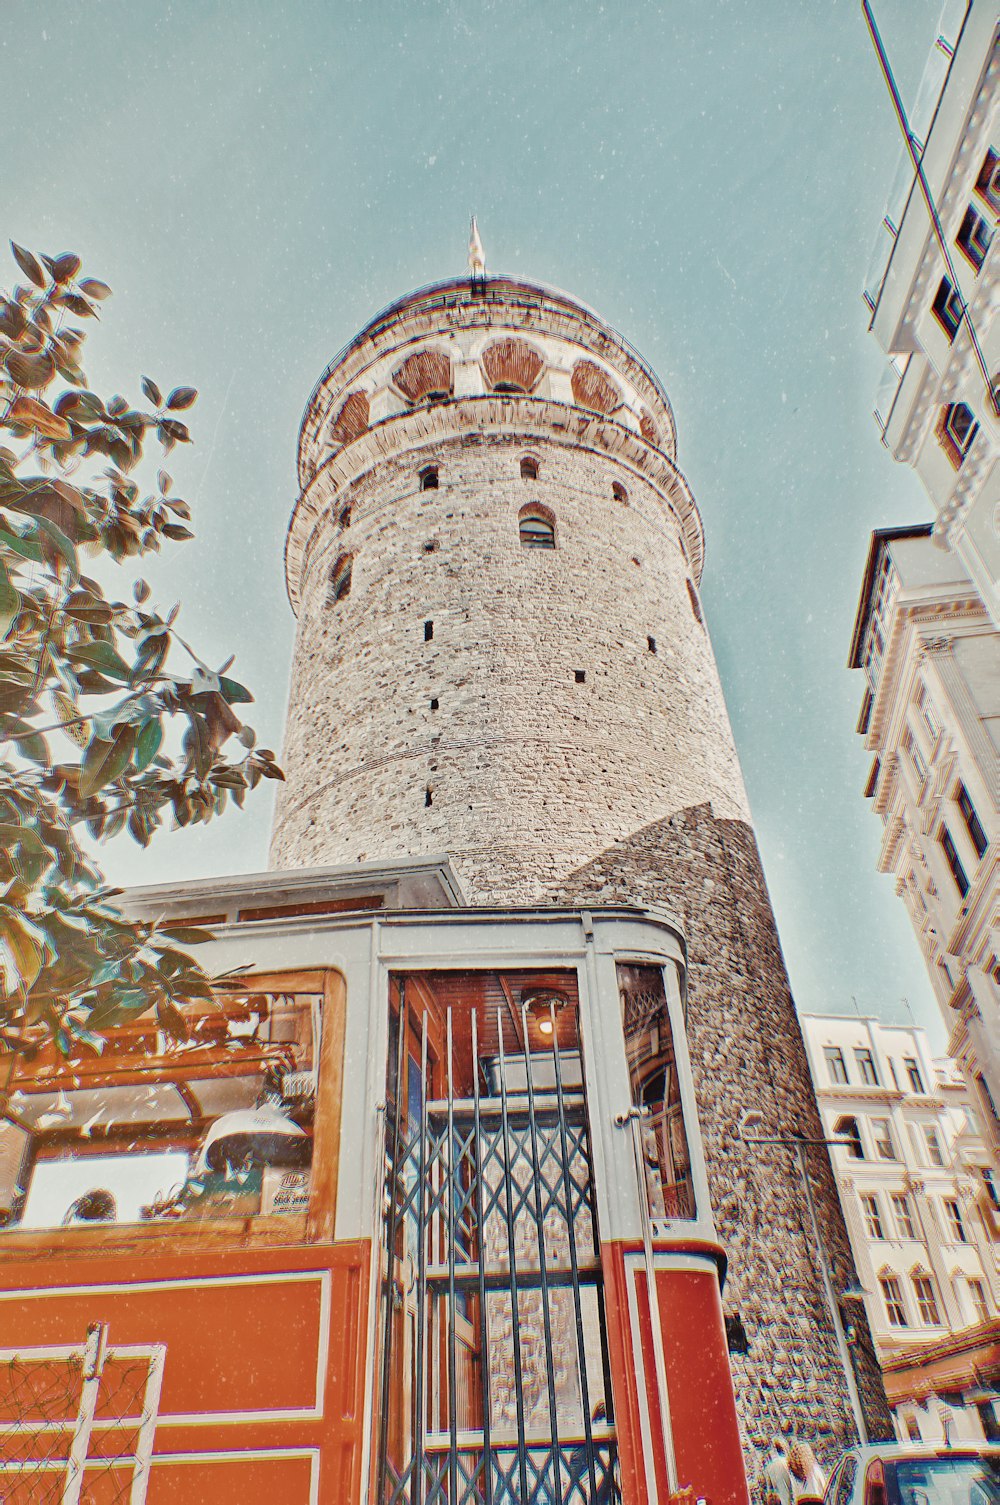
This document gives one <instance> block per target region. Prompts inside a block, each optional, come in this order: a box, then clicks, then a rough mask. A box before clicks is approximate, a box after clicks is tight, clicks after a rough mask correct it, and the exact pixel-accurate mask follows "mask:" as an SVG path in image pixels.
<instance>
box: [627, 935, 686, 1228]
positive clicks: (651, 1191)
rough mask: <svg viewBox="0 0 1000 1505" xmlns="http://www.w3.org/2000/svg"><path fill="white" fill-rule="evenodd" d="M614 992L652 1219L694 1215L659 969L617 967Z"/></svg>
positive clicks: (673, 1059)
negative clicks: (618, 1003)
mask: <svg viewBox="0 0 1000 1505" xmlns="http://www.w3.org/2000/svg"><path fill="white" fill-rule="evenodd" d="M618 992H619V996H620V998H621V1007H622V1024H623V1027H624V1030H625V1057H626V1060H627V1062H628V1072H629V1085H630V1086H631V1089H632V1103H633V1106H634V1107H636V1108H638V1109H640V1111H641V1114H642V1117H641V1120H640V1132H641V1136H642V1149H643V1166H644V1170H645V1178H646V1195H647V1197H648V1198H649V1215H650V1217H651V1218H655V1219H663V1218H693V1217H694V1215H695V1205H694V1188H693V1186H692V1183H691V1157H690V1154H689V1152H688V1141H687V1132H686V1130H685V1127H684V1113H683V1109H682V1107H681V1093H680V1084H679V1082H678V1079H677V1058H676V1054H675V1051H674V1037H673V1032H672V1030H671V1028H670V1015H669V1012H668V1009H667V995H666V991H665V989H664V986H663V973H662V971H661V969H660V968H659V967H642V966H631V965H625V964H622V965H619V967H618Z"/></svg>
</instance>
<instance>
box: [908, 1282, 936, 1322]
mask: <svg viewBox="0 0 1000 1505" xmlns="http://www.w3.org/2000/svg"><path fill="white" fill-rule="evenodd" d="M913 1289H914V1290H915V1291H916V1293H917V1306H918V1307H919V1309H920V1320H921V1322H922V1323H923V1324H924V1326H925V1327H940V1325H941V1313H940V1312H939V1311H938V1304H937V1297H936V1296H935V1294H934V1282H933V1280H932V1279H931V1277H930V1276H929V1275H914V1277H913Z"/></svg>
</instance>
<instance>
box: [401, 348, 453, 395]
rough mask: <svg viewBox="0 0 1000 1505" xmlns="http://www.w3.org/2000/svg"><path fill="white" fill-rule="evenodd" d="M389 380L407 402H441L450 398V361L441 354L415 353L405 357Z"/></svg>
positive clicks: (421, 351)
mask: <svg viewBox="0 0 1000 1505" xmlns="http://www.w3.org/2000/svg"><path fill="white" fill-rule="evenodd" d="M392 379H393V381H394V382H395V384H396V386H397V387H398V389H399V391H400V392H402V394H403V396H404V397H405V398H407V400H408V401H409V402H412V403H414V404H416V403H420V402H443V401H444V400H445V398H448V397H450V396H451V394H452V389H453V387H454V378H453V375H452V369H451V361H450V360H449V359H448V357H447V356H446V355H445V354H444V353H443V351H440V350H418V351H417V352H416V353H415V354H414V355H410V356H407V358H406V360H405V361H404V362H403V364H402V365H401V366H399V367H397V369H396V370H395V371H394V372H393V373H392Z"/></svg>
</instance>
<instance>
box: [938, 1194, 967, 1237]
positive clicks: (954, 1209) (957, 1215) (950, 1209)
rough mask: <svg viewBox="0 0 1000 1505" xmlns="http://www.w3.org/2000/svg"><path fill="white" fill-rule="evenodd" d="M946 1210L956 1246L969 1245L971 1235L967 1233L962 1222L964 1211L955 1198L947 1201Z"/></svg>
mask: <svg viewBox="0 0 1000 1505" xmlns="http://www.w3.org/2000/svg"><path fill="white" fill-rule="evenodd" d="M944 1210H945V1213H946V1215H947V1218H948V1228H949V1231H950V1233H951V1236H952V1239H953V1241H954V1242H955V1243H956V1244H967V1243H968V1242H969V1235H968V1234H967V1233H966V1231H965V1224H964V1223H963V1222H962V1209H961V1208H960V1207H959V1205H958V1203H957V1202H956V1201H955V1200H954V1198H951V1197H949V1198H947V1199H946V1200H945V1204H944Z"/></svg>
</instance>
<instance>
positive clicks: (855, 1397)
mask: <svg viewBox="0 0 1000 1505" xmlns="http://www.w3.org/2000/svg"><path fill="white" fill-rule="evenodd" d="M787 1142H788V1143H790V1144H791V1145H792V1146H793V1147H794V1150H795V1158H796V1160H797V1161H798V1166H799V1175H800V1176H801V1177H802V1187H803V1190H804V1191H805V1194H806V1206H807V1207H808V1209H809V1220H810V1222H811V1223H812V1231H813V1239H814V1240H815V1243H816V1257H817V1258H818V1260H819V1268H820V1274H821V1276H822V1278H823V1291H824V1294H825V1295H826V1304H827V1306H828V1307H829V1310H830V1320H831V1322H832V1323H833V1331H834V1334H835V1336H836V1339H837V1352H838V1353H839V1355H840V1363H841V1367H842V1368H843V1371H844V1379H845V1381H846V1382H847V1393H848V1395H849V1397H850V1401H851V1412H852V1414H853V1416H854V1425H855V1426H856V1427H857V1429H858V1439H859V1441H860V1442H861V1443H862V1444H863V1443H866V1442H867V1441H868V1428H867V1427H866V1426H865V1415H864V1411H863V1410H862V1409H861V1396H860V1394H859V1392H858V1382H857V1379H856V1377H855V1374H854V1365H853V1364H852V1363H851V1350H850V1349H849V1348H848V1346H847V1336H846V1334H845V1333H844V1324H843V1322H842V1321H841V1320H840V1308H839V1307H838V1305H837V1299H836V1297H835V1296H834V1292H833V1282H832V1280H831V1279H830V1268H829V1265H828V1264H827V1259H826V1249H825V1248H824V1245H823V1237H822V1234H821V1233H820V1231H819V1220H818V1219H817V1217H816V1204H815V1202H814V1201H813V1194H812V1187H811V1186H810V1184H809V1172H808V1168H807V1166H806V1145H805V1142H804V1141H802V1140H799V1139H792V1140H789V1141H787Z"/></svg>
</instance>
